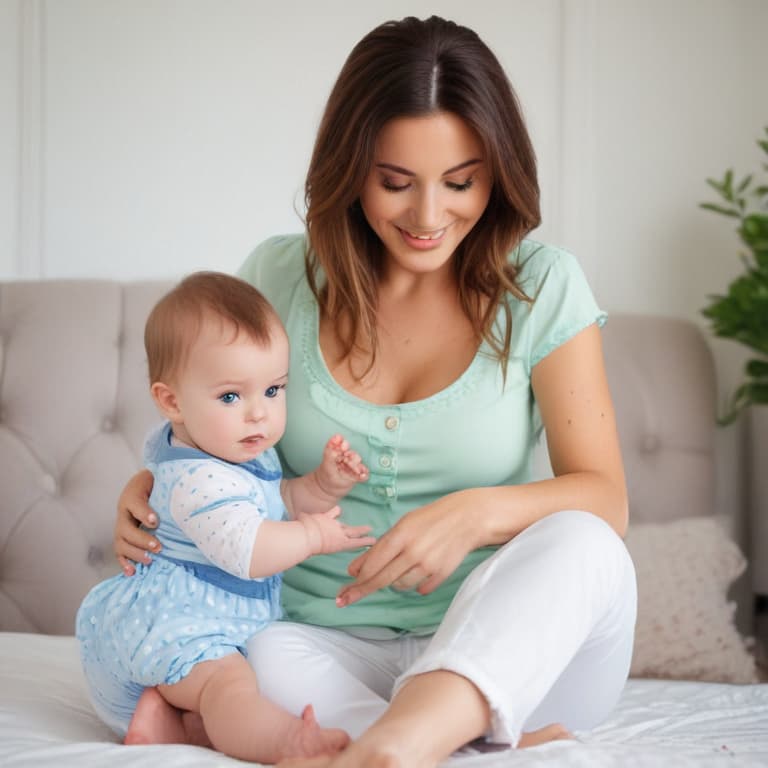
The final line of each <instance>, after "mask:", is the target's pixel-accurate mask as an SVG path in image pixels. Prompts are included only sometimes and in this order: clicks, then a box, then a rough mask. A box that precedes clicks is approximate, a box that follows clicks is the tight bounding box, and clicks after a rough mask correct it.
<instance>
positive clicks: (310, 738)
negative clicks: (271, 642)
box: [158, 653, 349, 763]
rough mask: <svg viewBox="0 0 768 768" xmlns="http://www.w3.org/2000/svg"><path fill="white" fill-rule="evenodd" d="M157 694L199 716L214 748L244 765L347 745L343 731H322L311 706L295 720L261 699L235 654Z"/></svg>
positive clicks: (206, 664)
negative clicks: (242, 762)
mask: <svg viewBox="0 0 768 768" xmlns="http://www.w3.org/2000/svg"><path fill="white" fill-rule="evenodd" d="M158 691H159V692H160V694H161V695H162V697H163V698H164V699H165V700H166V701H167V702H168V703H170V704H171V705H173V706H174V707H177V708H178V709H183V710H190V711H192V712H199V713H200V715H201V717H202V719H203V724H204V726H205V732H206V733H207V734H208V737H209V738H210V740H211V744H212V746H213V747H214V749H217V750H219V751H220V752H224V753H226V754H228V755H231V756H232V757H237V758H240V759H242V760H250V761H255V762H265V763H276V762H278V761H279V760H282V759H284V758H287V757H311V756H313V755H320V754H333V753H335V752H338V751H339V750H340V749H343V748H344V747H345V746H346V745H347V743H348V742H349V737H348V736H347V734H346V733H345V732H344V731H341V730H337V729H322V728H320V726H319V725H318V723H317V720H315V716H314V712H313V711H312V708H311V707H305V709H304V711H303V712H302V715H301V717H295V716H294V715H291V714H289V713H288V712H286V711H285V710H283V709H281V708H280V707H278V706H277V705H276V704H274V703H272V702H271V701H269V700H268V699H265V698H264V697H263V696H262V695H261V693H260V691H259V686H258V683H257V681H256V676H255V675H254V674H253V670H252V669H251V668H250V666H249V665H248V662H247V661H246V660H245V658H244V657H243V656H241V655H240V654H239V653H232V654H230V655H229V656H225V657H223V658H221V659H217V660H216V661H204V662H201V663H200V664H197V665H196V666H195V667H194V668H193V669H192V671H191V672H190V673H189V675H188V676H187V677H185V678H184V679H183V680H181V681H180V682H178V683H175V684H174V685H161V686H158Z"/></svg>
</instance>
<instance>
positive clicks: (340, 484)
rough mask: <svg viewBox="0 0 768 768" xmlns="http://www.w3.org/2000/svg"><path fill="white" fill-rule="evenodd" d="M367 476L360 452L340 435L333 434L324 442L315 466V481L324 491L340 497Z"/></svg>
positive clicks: (366, 468)
mask: <svg viewBox="0 0 768 768" xmlns="http://www.w3.org/2000/svg"><path fill="white" fill-rule="evenodd" d="M369 477H370V472H369V471H368V467H366V466H365V464H363V460H362V458H361V457H360V454H359V453H357V451H353V450H352V449H351V448H350V447H349V443H348V442H347V441H346V440H345V439H344V438H343V437H342V436H341V435H334V436H333V437H332V438H331V439H330V440H329V441H328V442H327V443H326V445H325V450H324V451H323V460H322V462H321V463H320V466H319V467H318V468H317V481H318V483H319V484H320V487H321V488H322V489H323V490H324V491H326V492H327V493H329V494H330V495H331V496H334V497H336V498H340V497H342V496H344V495H345V494H347V493H349V491H350V490H351V489H352V487H353V486H354V485H355V484H356V483H364V482H365V481H366V480H368V478H369Z"/></svg>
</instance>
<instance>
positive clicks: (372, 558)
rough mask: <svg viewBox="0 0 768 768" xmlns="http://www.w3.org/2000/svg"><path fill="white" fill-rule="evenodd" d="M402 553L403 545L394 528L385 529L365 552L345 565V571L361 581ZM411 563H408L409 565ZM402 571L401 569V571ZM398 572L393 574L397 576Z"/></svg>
mask: <svg viewBox="0 0 768 768" xmlns="http://www.w3.org/2000/svg"><path fill="white" fill-rule="evenodd" d="M402 554H403V545H402V543H401V541H400V536H399V535H397V533H395V532H394V529H391V530H389V531H387V533H385V534H384V535H383V536H382V537H381V538H380V539H379V540H378V541H377V542H376V544H374V546H372V547H371V548H370V549H369V550H368V551H367V552H364V553H363V554H362V555H360V556H359V557H356V558H355V559H354V560H353V561H352V562H351V563H350V564H349V566H348V567H347V573H349V575H350V576H352V577H353V578H354V579H355V580H356V581H358V582H362V581H366V580H368V579H370V578H371V577H372V576H373V575H374V574H376V573H379V572H380V571H382V570H383V569H384V568H386V567H387V564H388V563H391V562H392V561H394V560H395V559H396V558H398V557H400V556H401V555H402ZM411 565H413V563H410V564H409V567H410V566H411ZM401 573H402V571H401ZM399 575H400V573H397V574H395V576H394V577H393V578H397V576H399Z"/></svg>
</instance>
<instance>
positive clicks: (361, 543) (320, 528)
mask: <svg viewBox="0 0 768 768" xmlns="http://www.w3.org/2000/svg"><path fill="white" fill-rule="evenodd" d="M339 515H341V508H340V507H333V508H332V509H329V510H328V511H327V512H319V513H317V514H314V515H299V516H298V518H297V519H298V521H299V522H300V523H301V524H302V525H303V526H304V530H305V532H306V534H307V542H308V544H309V551H310V553H311V554H312V555H327V554H330V553H331V552H343V551H344V550H347V549H359V548H360V547H370V546H371V545H372V544H374V543H375V542H376V539H375V538H374V537H373V536H367V535H366V534H368V533H369V532H370V530H371V526H370V525H346V524H345V523H342V522H341V520H339V519H338V517H339Z"/></svg>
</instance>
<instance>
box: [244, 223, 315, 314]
mask: <svg viewBox="0 0 768 768" xmlns="http://www.w3.org/2000/svg"><path fill="white" fill-rule="evenodd" d="M306 249H307V240H306V237H305V236H304V235H303V234H291V235H277V236H275V237H270V238H269V239H267V240H265V241H264V242H262V243H260V244H259V245H257V246H256V248H254V249H253V251H252V252H251V254H250V255H249V256H248V258H247V259H246V260H245V262H243V264H242V266H241V267H240V269H239V270H238V271H237V274H238V277H240V278H242V279H243V280H246V281H247V282H249V283H250V284H251V285H253V286H254V287H256V288H258V289H259V290H260V291H261V292H262V293H263V294H264V296H266V298H267V299H268V301H269V302H270V303H271V304H272V305H273V306H274V307H275V309H276V310H277V312H278V314H280V315H281V317H283V320H285V317H284V312H285V311H286V310H287V307H288V304H289V303H290V297H291V296H292V295H293V292H294V290H295V289H296V287H297V285H299V283H301V282H302V281H303V280H305V279H306V270H305V260H304V256H305V253H306Z"/></svg>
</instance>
